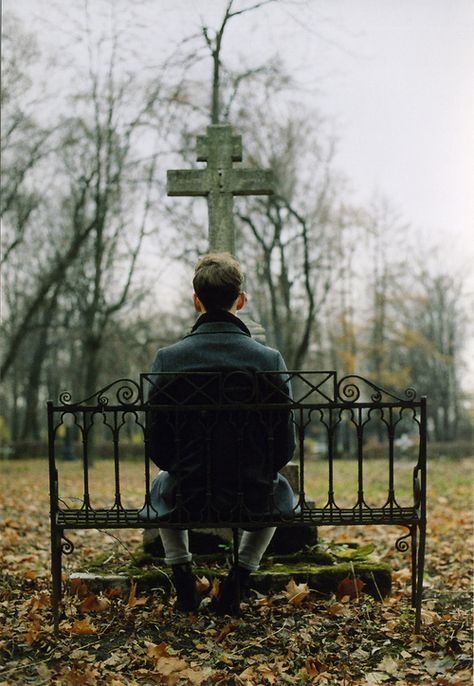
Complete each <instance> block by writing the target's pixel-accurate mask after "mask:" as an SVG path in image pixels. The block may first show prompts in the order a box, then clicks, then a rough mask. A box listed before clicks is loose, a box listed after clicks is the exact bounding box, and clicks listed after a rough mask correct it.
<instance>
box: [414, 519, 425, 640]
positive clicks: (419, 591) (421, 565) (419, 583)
mask: <svg viewBox="0 0 474 686" xmlns="http://www.w3.org/2000/svg"><path fill="white" fill-rule="evenodd" d="M425 546H426V524H425V523H424V522H422V523H421V524H420V542H419V544H418V559H417V578H416V603H415V633H417V634H419V633H420V630H421V601H422V597H423V575H424V572H425Z"/></svg>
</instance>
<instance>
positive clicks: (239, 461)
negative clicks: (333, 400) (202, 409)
mask: <svg viewBox="0 0 474 686" xmlns="http://www.w3.org/2000/svg"><path fill="white" fill-rule="evenodd" d="M214 371H219V372H223V373H224V375H226V373H227V372H235V371H239V372H242V371H243V372H250V373H252V372H281V374H282V377H281V378H282V380H284V381H285V376H284V373H285V372H286V371H287V369H286V365H285V363H284V361H283V358H282V356H281V354H280V353H279V352H278V351H277V350H274V349H272V348H269V347H266V346H264V345H262V344H261V343H258V342H256V341H255V340H253V339H252V337H251V336H250V333H249V331H248V329H247V327H246V326H245V324H244V323H243V322H242V321H241V320H240V319H239V318H238V317H234V316H233V315H232V314H230V313H228V312H219V313H216V314H212V315H211V314H204V315H202V316H201V317H200V318H199V319H198V321H197V322H196V324H195V326H194V327H193V330H192V331H191V333H190V334H188V335H187V336H185V337H184V338H183V339H182V340H181V341H179V342H177V343H175V344H174V345H170V346H168V347H165V348H162V349H161V350H159V351H158V354H157V356H156V359H155V361H154V364H153V368H152V374H156V376H153V377H152V378H153V379H154V383H155V384H156V387H155V389H154V390H153V391H152V393H151V394H150V401H151V402H152V403H158V404H159V403H160V402H161V403H163V402H165V401H163V400H161V401H160V400H159V399H158V400H157V398H159V395H160V392H161V391H160V388H162V386H163V383H165V382H163V379H166V378H167V377H166V375H165V374H163V376H160V374H162V373H163V372H165V373H166V372H214ZM277 376H279V375H277ZM168 378H169V377H168ZM285 387H286V388H287V385H286V386H285ZM287 392H289V393H291V391H289V389H288V390H287ZM189 414H190V413H189ZM152 416H153V415H152ZM181 416H183V415H181ZM154 421H155V426H154V427H152V429H151V431H150V433H149V456H150V458H151V459H152V460H153V462H155V464H156V465H157V466H158V467H160V469H161V470H162V471H161V472H160V474H159V476H158V478H157V479H156V480H155V482H154V484H153V486H152V489H151V501H150V505H151V509H150V508H145V509H147V514H148V516H150V517H153V516H156V517H157V518H159V517H163V516H165V517H166V516H167V515H169V514H170V513H173V512H174V511H175V508H176V497H177V493H178V492H180V493H181V496H180V498H181V497H182V500H181V499H180V500H179V502H180V503H184V507H185V509H186V508H187V511H188V510H189V512H190V514H189V517H190V518H195V519H196V518H197V517H198V515H197V514H196V513H197V512H198V511H199V509H200V507H201V508H202V507H203V506H204V504H205V503H206V493H207V500H208V501H209V491H210V490H211V491H212V494H211V497H212V506H213V507H214V508H216V509H217V510H218V511H219V512H220V513H221V515H222V517H223V518H224V517H232V516H233V515H234V516H238V517H239V518H242V512H243V510H242V507H241V506H242V504H243V505H244V510H245V512H247V513H248V515H249V519H252V518H253V516H255V517H256V518H258V516H260V515H263V516H264V515H265V514H269V513H270V512H271V513H273V514H275V513H281V514H283V515H288V514H289V513H290V512H291V511H292V509H293V507H294V501H295V499H294V494H293V491H292V490H291V487H290V485H289V483H288V482H287V480H286V479H285V478H284V477H283V476H282V475H281V474H278V470H279V469H281V467H283V465H285V464H286V463H287V462H288V461H289V460H290V459H291V457H292V454H293V451H294V447H295V438H294V428H293V422H292V418H291V415H290V412H289V411H286V410H283V411H281V410H279V411H271V412H270V413H268V412H267V413H266V414H265V416H264V417H263V413H262V414H261V416H260V418H259V417H258V413H255V412H253V413H252V414H250V413H248V412H247V413H245V412H243V413H242V412H241V413H239V412H236V411H232V412H231V411H228V412H221V413H220V414H217V413H214V414H212V413H206V415H205V416H201V417H200V416H199V414H197V413H196V412H194V414H193V416H192V417H191V418H188V419H186V418H184V419H182V420H181V419H180V421H183V422H185V423H184V424H182V425H181V426H180V428H179V440H180V445H179V451H178V452H179V461H180V465H179V468H178V467H177V460H178V458H177V448H176V440H175V439H176V435H177V434H176V433H173V427H171V426H167V425H166V421H165V418H164V417H163V414H162V413H161V414H160V413H159V412H157V413H156V414H155V420H154ZM186 422H187V423H186ZM170 424H171V422H170ZM269 435H270V437H269ZM209 455H210V456H211V462H212V485H211V488H210V487H209V477H207V478H208V481H207V482H206V464H208V463H209ZM206 460H207V463H206ZM178 480H179V482H180V488H178V484H177V481H178ZM239 490H240V491H241V493H242V495H241V496H240V500H239V499H238V498H237V495H236V494H237V492H238V491H239ZM237 506H238V507H239V508H240V509H239V512H238V513H237ZM155 511H156V515H155Z"/></svg>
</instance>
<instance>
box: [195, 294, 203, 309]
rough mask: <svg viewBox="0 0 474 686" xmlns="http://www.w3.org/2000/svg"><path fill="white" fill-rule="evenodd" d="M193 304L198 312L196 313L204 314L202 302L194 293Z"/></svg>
mask: <svg viewBox="0 0 474 686" xmlns="http://www.w3.org/2000/svg"><path fill="white" fill-rule="evenodd" d="M193 303H194V309H195V310H196V312H204V307H203V305H202V302H201V301H200V300H199V298H198V297H197V295H196V293H193Z"/></svg>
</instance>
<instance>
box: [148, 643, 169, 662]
mask: <svg viewBox="0 0 474 686" xmlns="http://www.w3.org/2000/svg"><path fill="white" fill-rule="evenodd" d="M145 645H146V649H147V654H148V657H151V658H153V659H154V660H158V659H159V658H161V657H163V656H166V657H168V644H167V643H165V642H164V641H162V642H161V643H158V644H157V643H151V642H150V641H145Z"/></svg>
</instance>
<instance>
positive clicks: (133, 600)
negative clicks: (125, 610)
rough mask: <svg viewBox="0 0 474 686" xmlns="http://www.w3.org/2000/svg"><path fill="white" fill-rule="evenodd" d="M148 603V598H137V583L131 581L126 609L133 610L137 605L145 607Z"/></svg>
mask: <svg viewBox="0 0 474 686" xmlns="http://www.w3.org/2000/svg"><path fill="white" fill-rule="evenodd" d="M147 602H148V598H147V597H144V598H137V582H136V581H132V583H131V584H130V594H129V596H128V600H127V607H129V608H134V607H137V606H138V605H145V604H146V603H147Z"/></svg>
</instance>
